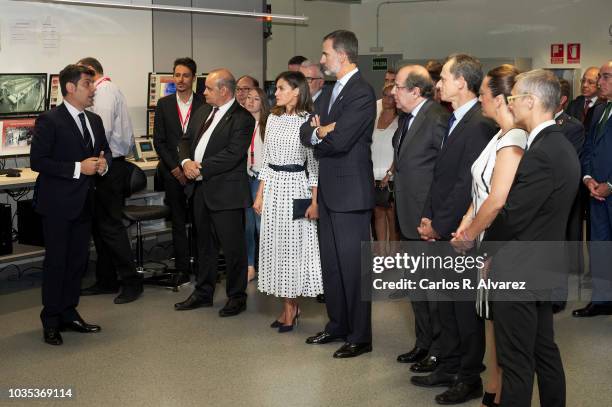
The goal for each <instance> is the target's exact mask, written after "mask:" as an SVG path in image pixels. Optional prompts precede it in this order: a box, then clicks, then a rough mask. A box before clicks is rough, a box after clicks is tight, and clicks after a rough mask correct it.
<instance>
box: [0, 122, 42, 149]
mask: <svg viewBox="0 0 612 407" xmlns="http://www.w3.org/2000/svg"><path fill="white" fill-rule="evenodd" d="M35 122H36V117H35V116H30V117H1V118H0V156H12V155H27V154H30V144H32V137H33V136H34V123H35Z"/></svg>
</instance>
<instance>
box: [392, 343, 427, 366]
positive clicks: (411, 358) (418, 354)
mask: <svg viewBox="0 0 612 407" xmlns="http://www.w3.org/2000/svg"><path fill="white" fill-rule="evenodd" d="M428 353H429V349H423V348H419V347H418V346H415V347H414V348H413V349H412V350H411V351H410V352H408V353H402V354H401V355H399V356H398V357H397V361H398V362H400V363H416V362H420V361H421V360H423V359H424V358H425V357H426V356H427V354H428Z"/></svg>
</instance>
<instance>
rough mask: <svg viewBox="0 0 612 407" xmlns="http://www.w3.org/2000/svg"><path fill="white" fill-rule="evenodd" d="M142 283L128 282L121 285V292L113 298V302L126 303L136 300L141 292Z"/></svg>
mask: <svg viewBox="0 0 612 407" xmlns="http://www.w3.org/2000/svg"><path fill="white" fill-rule="evenodd" d="M142 291H143V290H142V284H129V285H124V286H123V287H121V292H120V293H119V295H118V296H117V297H115V300H114V301H113V302H114V303H115V304H127V303H129V302H133V301H136V300H137V299H138V297H140V295H141V294H142Z"/></svg>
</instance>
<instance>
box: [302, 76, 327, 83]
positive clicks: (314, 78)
mask: <svg viewBox="0 0 612 407" xmlns="http://www.w3.org/2000/svg"><path fill="white" fill-rule="evenodd" d="M317 79H323V78H321V77H319V76H317V77H312V76H307V77H306V80H307V81H308V83H310V82H312V81H316V80H317Z"/></svg>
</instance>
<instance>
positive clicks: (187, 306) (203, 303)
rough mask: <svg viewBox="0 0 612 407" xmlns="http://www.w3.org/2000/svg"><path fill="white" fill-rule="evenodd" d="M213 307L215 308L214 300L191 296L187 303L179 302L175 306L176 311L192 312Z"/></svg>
mask: <svg viewBox="0 0 612 407" xmlns="http://www.w3.org/2000/svg"><path fill="white" fill-rule="evenodd" d="M212 306H213V301H212V299H210V298H206V297H205V298H200V297H197V296H195V295H193V294H191V295H190V296H189V298H187V299H186V300H185V301H183V302H177V303H176V304H174V309H175V310H176V311H187V310H192V309H196V308H200V307H212Z"/></svg>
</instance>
